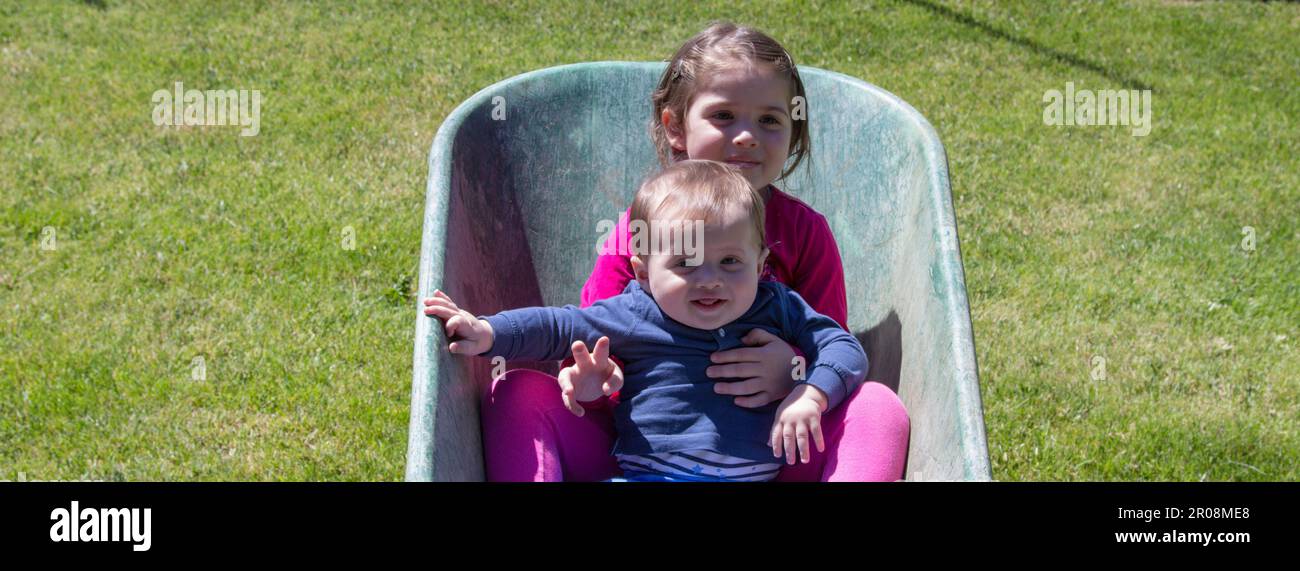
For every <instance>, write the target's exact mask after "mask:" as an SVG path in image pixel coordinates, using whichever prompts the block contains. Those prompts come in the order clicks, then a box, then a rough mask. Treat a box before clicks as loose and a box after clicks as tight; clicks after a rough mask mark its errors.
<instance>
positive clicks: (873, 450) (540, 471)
mask: <svg viewBox="0 0 1300 571" xmlns="http://www.w3.org/2000/svg"><path fill="white" fill-rule="evenodd" d="M482 420H483V448H484V460H485V462H486V465H487V479H488V481H492V482H559V481H578V482H595V481H601V480H605V479H609V478H612V477H615V476H619V475H621V474H622V471H621V470H619V468H618V463H617V462H616V461H615V459H614V456H613V455H612V454H611V453H610V450H611V448H612V447H613V445H614V439H615V437H616V435H615V432H614V417H613V415H612V413H611V410H610V408H608V407H599V408H596V407H593V408H588V409H587V412H586V414H585V415H584V416H582V417H577V416H574V415H573V413H572V412H569V410H568V409H566V408H564V403H563V402H562V401H561V398H560V387H559V384H558V382H557V381H556V379H555V377H553V376H550V375H547V374H545V373H541V372H538V371H533V370H530V369H515V370H512V371H507V372H506V374H504V375H502V376H501V378H499V379H496V380H494V381H492V386H491V388H490V389H489V390H488V393H487V394H486V395H484V398H483V407H482ZM910 426H911V425H910V422H909V420H908V417H907V410H906V409H904V408H903V403H902V401H900V400H898V396H897V395H895V394H894V392H893V391H891V390H889V388H888V387H886V386H885V385H882V384H880V383H875V382H868V383H864V384H863V385H862V386H861V387H860V388H858V390H857V391H855V392H854V393H853V394H852V395H849V398H847V399H845V400H844V402H843V403H841V404H840V406H838V407H836V408H835V410H832V411H831V412H830V413H828V414H826V416H825V417H824V418H823V422H822V430H823V434H824V436H825V438H826V452H825V453H819V452H817V450H816V448H815V447H814V449H813V451H812V461H810V462H809V463H807V464H804V463H802V462H800V463H798V464H795V465H794V466H790V465H785V466H783V467H782V468H781V474H780V476H778V477H777V481H780V482H817V481H821V482H880V481H894V480H898V479H901V478H902V477H903V469H904V465H905V463H906V461H907V443H908V436H909V434H910ZM778 461H779V460H778Z"/></svg>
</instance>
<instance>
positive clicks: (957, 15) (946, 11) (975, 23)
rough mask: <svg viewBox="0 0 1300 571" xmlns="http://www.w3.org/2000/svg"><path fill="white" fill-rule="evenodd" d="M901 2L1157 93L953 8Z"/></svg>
mask: <svg viewBox="0 0 1300 571" xmlns="http://www.w3.org/2000/svg"><path fill="white" fill-rule="evenodd" d="M902 1H903V2H906V3H908V4H912V5H915V6H920V7H922V8H925V9H927V10H929V11H931V12H934V13H935V14H938V15H940V16H943V17H944V18H947V19H949V20H952V21H954V22H957V23H959V24H962V25H965V26H968V27H971V28H975V29H976V30H979V31H980V32H983V33H985V34H988V35H990V36H993V37H995V38H998V39H1000V40H1005V41H1007V42H1010V43H1012V44H1015V45H1017V46H1020V47H1022V48H1025V49H1027V50H1029V51H1032V52H1034V53H1036V54H1039V55H1042V56H1047V57H1049V58H1052V59H1054V60H1056V61H1059V62H1061V63H1064V64H1066V65H1070V66H1074V67H1077V68H1080V69H1086V70H1088V71H1091V72H1093V73H1096V74H1098V75H1102V76H1105V77H1106V78H1108V79H1110V80H1111V81H1117V82H1120V83H1122V84H1124V86H1125V87H1127V88H1129V89H1139V90H1144V89H1150V90H1151V91H1152V92H1154V91H1155V88H1154V87H1152V86H1151V84H1149V83H1147V82H1145V81H1142V80H1140V79H1136V78H1133V77H1129V76H1126V75H1124V74H1122V73H1120V72H1117V71H1115V70H1113V69H1110V68H1107V67H1104V66H1102V65H1100V64H1097V63H1094V62H1091V61H1088V60H1085V59H1083V58H1081V57H1079V56H1076V55H1074V54H1069V53H1065V52H1062V51H1059V50H1056V49H1053V48H1051V47H1048V46H1044V45H1042V44H1040V43H1038V42H1035V41H1033V40H1030V39H1027V38H1022V37H1020V36H1016V35H1013V34H1011V33H1009V32H1006V31H1003V30H1000V29H998V28H995V27H993V26H992V25H989V24H986V23H984V22H981V21H979V20H976V19H975V18H973V17H971V16H969V15H967V14H963V13H961V12H958V11H956V10H953V9H952V8H948V7H946V6H941V5H939V4H937V3H935V2H932V1H931V0H902Z"/></svg>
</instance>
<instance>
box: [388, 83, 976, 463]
mask: <svg viewBox="0 0 1300 571" xmlns="http://www.w3.org/2000/svg"><path fill="white" fill-rule="evenodd" d="M664 65H665V64H663V63H634V62H596V63H582V64H576V65H565V66H559V67H552V68H547V69H542V70H538V71H534V72H530V73H525V74H523V75H519V76H516V77H512V78H510V79H507V80H505V81H502V82H500V83H497V84H495V85H492V86H490V87H488V88H486V89H484V90H482V91H480V92H478V93H477V94H475V95H474V96H472V97H470V98H469V99H468V100H466V101H465V102H464V103H462V104H461V105H460V106H459V107H457V108H456V110H455V111H453V112H452V113H451V115H450V116H449V117H448V118H447V119H446V121H444V122H443V124H442V127H441V128H439V129H438V134H437V136H436V137H435V138H434V141H433V149H432V150H431V151H430V154H429V180H428V189H427V197H426V201H425V210H424V234H423V238H422V243H421V247H420V279H419V296H420V299H423V298H425V297H428V296H429V295H431V293H432V291H433V290H434V289H435V288H438V289H442V290H443V291H446V292H447V293H448V294H449V295H451V296H452V298H454V299H456V300H457V302H459V303H461V305H462V306H463V307H466V308H469V309H470V310H471V311H473V312H474V313H475V314H480V315H486V314H491V313H495V312H497V311H501V310H504V309H509V308H515V307H523V306H536V305H549V306H562V305H565V304H574V305H577V304H578V301H579V299H578V297H579V292H580V290H581V287H582V284H583V281H584V280H585V279H586V278H587V276H588V275H589V273H590V271H591V267H592V264H593V262H594V260H595V257H596V249H597V247H598V246H599V244H600V243H601V241H602V239H603V238H604V232H608V226H607V225H606V224H602V221H606V220H615V219H617V218H618V215H619V214H621V213H622V212H623V211H624V210H625V209H626V208H627V207H628V205H629V204H630V202H631V199H632V196H633V194H634V193H635V192H636V189H637V186H638V184H639V183H640V182H641V180H642V179H643V178H644V177H645V176H646V175H648V174H650V173H651V172H653V171H654V170H655V169H657V168H659V165H658V162H657V160H656V158H655V151H654V147H653V145H652V143H651V139H650V135H649V131H648V126H649V120H650V92H651V91H652V90H653V89H654V87H655V85H656V84H657V82H658V79H659V76H660V74H661V73H662V72H663V69H664ZM800 74H801V76H802V78H803V81H804V84H805V87H806V90H807V94H808V98H807V111H808V115H807V117H808V120H809V121H810V125H809V128H810V131H811V134H812V149H813V159H814V160H813V161H812V163H811V164H809V163H807V162H805V164H804V166H801V168H800V171H805V172H804V174H803V175H801V174H800V173H795V174H794V175H792V176H791V177H790V180H787V181H779V182H778V183H777V184H778V185H779V186H781V187H782V189H783V190H786V191H788V192H790V193H792V194H793V195H794V196H797V197H799V198H800V199H801V200H803V201H805V202H807V203H808V204H810V205H811V206H812V207H813V208H816V209H817V210H818V211H819V212H821V213H823V214H824V215H825V216H826V217H827V219H828V220H829V222H830V226H831V229H832V230H833V231H834V233H835V239H836V241H837V242H838V243H839V247H840V253H841V255H842V257H843V262H844V270H845V282H846V286H847V291H848V306H849V322H848V324H849V329H850V330H851V332H853V333H854V334H855V335H856V336H857V337H858V339H859V340H861V341H862V343H863V346H864V347H865V348H866V350H867V354H868V356H869V358H870V361H871V369H870V371H869V373H868V377H867V378H868V379H869V380H873V381H879V382H882V383H884V384H886V385H889V386H890V387H891V388H893V389H894V390H895V391H896V392H897V393H898V395H899V398H900V399H901V400H902V401H903V403H904V404H905V405H906V406H907V410H908V413H909V415H910V417H911V421H912V428H911V441H910V443H909V447H908V460H907V469H906V476H907V479H909V480H917V479H919V480H989V479H991V473H990V470H989V459H988V444H987V441H986V439H985V433H984V416H983V407H982V404H981V401H980V392H979V377H978V373H977V370H976V365H975V347H974V340H973V337H972V333H971V324H970V308H969V306H968V305H967V300H966V286H965V278H964V276H963V270H962V265H961V254H960V251H959V247H958V240H957V224H956V218H955V217H954V215H953V207H952V195H951V192H950V190H949V188H948V164H947V157H946V156H945V154H944V150H943V145H942V144H940V143H939V139H938V136H937V135H936V134H935V131H934V128H933V127H931V126H930V124H929V122H927V121H926V120H925V118H924V117H922V116H921V114H920V113H918V112H917V111H916V110H915V109H913V108H912V107H911V106H910V105H908V104H907V103H905V102H904V101H902V100H901V99H899V98H898V97H896V96H894V95H893V94H890V93H889V92H887V91H885V90H883V89H880V88H879V87H876V86H874V85H871V84H869V83H866V82H864V81H861V80H858V79H855V78H852V77H849V76H846V75H842V74H839V73H835V72H830V71H825V70H821V69H816V68H811V67H802V68H800ZM805 175H806V176H805ZM602 231H603V232H602ZM416 313H417V314H418V317H417V318H416V325H415V356H414V374H413V382H412V390H411V425H410V432H409V435H408V443H407V454H406V479H407V480H414V481H466V480H482V479H483V478H484V467H483V452H482V438H481V431H480V425H479V403H480V400H481V398H482V396H483V395H484V393H485V391H486V390H487V388H488V386H489V383H490V380H491V379H492V377H493V373H494V371H493V369H494V368H496V369H497V371H496V372H499V371H500V370H502V369H501V368H500V365H501V364H500V363H495V364H494V363H492V362H490V361H488V360H487V359H478V358H465V357H459V356H456V357H453V356H452V355H451V354H450V353H449V352H448V351H447V350H446V346H447V340H446V338H445V335H444V333H443V331H442V329H441V327H438V326H437V325H438V321H437V320H435V319H431V318H428V317H425V316H424V314H423V313H420V312H416ZM520 366H529V367H533V368H538V369H540V370H543V371H546V372H549V373H551V374H554V373H555V370H556V364H555V363H509V364H508V367H509V368H515V367H520Z"/></svg>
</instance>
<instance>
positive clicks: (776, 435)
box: [767, 421, 782, 458]
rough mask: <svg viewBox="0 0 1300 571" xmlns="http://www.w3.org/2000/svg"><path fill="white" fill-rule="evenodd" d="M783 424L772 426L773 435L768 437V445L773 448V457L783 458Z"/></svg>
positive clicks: (778, 422)
mask: <svg viewBox="0 0 1300 571" xmlns="http://www.w3.org/2000/svg"><path fill="white" fill-rule="evenodd" d="M781 432H782V429H781V422H780V421H777V422H776V424H773V425H772V433H771V434H769V435H768V436H767V443H768V444H769V445H771V446H772V457H773V458H780V457H781V443H782V442H781Z"/></svg>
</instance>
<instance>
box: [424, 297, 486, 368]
mask: <svg viewBox="0 0 1300 571" xmlns="http://www.w3.org/2000/svg"><path fill="white" fill-rule="evenodd" d="M424 314H425V315H428V316H432V317H438V318H441V319H442V320H443V321H445V322H446V331H447V339H450V340H451V344H449V345H448V346H447V349H449V350H450V351H451V352H452V353H460V354H464V355H478V354H480V353H482V352H484V351H487V350H488V349H491V348H492V326H491V325H488V322H487V321H484V320H482V319H479V318H477V317H474V314H472V313H470V312H468V311H465V310H463V309H461V308H459V307H457V306H456V302H454V301H452V300H451V298H450V297H447V294H445V293H443V292H441V291H439V290H433V297H430V298H428V299H425V300H424Z"/></svg>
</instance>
